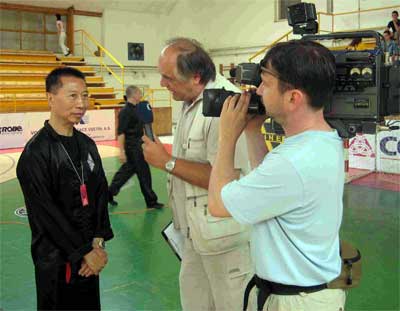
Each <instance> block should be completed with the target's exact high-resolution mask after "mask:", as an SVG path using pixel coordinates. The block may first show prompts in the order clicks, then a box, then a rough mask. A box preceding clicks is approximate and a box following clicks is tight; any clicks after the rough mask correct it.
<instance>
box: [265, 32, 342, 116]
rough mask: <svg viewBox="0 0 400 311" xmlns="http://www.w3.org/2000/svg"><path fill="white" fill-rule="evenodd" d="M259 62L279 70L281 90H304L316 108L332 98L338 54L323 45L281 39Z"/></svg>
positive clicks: (278, 76) (266, 66)
mask: <svg viewBox="0 0 400 311" xmlns="http://www.w3.org/2000/svg"><path fill="white" fill-rule="evenodd" d="M260 64H261V66H262V67H265V68H267V69H271V70H272V71H274V72H276V73H277V78H278V79H279V88H280V91H281V92H284V91H287V90H290V89H299V90H302V91H303V92H304V93H305V94H306V95H307V96H308V98H309V104H310V105H311V106H312V107H314V108H315V109H320V108H322V107H324V106H325V105H328V104H329V103H330V102H331V101H332V95H333V88H334V86H335V70H336V66H335V57H334V56H333V54H332V53H331V52H330V51H329V50H328V49H327V48H326V47H324V46H322V45H321V44H318V43H316V42H313V41H306V40H291V41H288V42H281V43H278V44H276V45H275V46H274V47H273V48H271V49H270V50H269V51H268V52H267V53H266V55H265V57H264V59H263V60H262V61H261V63H260Z"/></svg>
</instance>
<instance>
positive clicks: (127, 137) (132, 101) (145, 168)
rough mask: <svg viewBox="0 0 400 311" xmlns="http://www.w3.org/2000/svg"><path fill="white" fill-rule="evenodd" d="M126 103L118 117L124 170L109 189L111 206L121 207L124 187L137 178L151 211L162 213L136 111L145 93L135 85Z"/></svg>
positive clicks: (141, 123) (141, 125)
mask: <svg viewBox="0 0 400 311" xmlns="http://www.w3.org/2000/svg"><path fill="white" fill-rule="evenodd" d="M125 96H126V103H125V106H124V108H122V109H121V111H120V113H119V116H118V121H119V122H118V144H119V150H120V153H119V159H120V162H121V163H122V166H121V167H120V168H119V170H118V171H117V173H116V174H115V175H114V177H113V179H112V182H111V184H110V187H109V202H110V204H111V205H112V206H116V205H117V204H118V203H117V202H116V201H115V200H114V196H116V195H117V194H118V193H119V191H120V189H121V187H122V186H123V185H124V184H125V183H126V182H127V181H128V180H129V178H131V177H132V176H133V175H134V174H137V177H138V179H139V185H140V190H141V191H142V194H143V197H144V200H145V201H146V205H147V208H156V209H160V208H162V207H163V205H162V204H161V203H158V202H157V200H158V198H157V195H156V194H155V192H154V191H153V189H152V182H151V173H150V168H149V165H148V164H147V162H146V161H145V159H144V157H143V150H142V143H143V142H142V136H143V126H144V125H143V122H142V121H140V119H139V118H138V115H137V111H136V104H138V103H139V102H140V100H141V98H142V92H141V91H140V89H139V88H138V87H137V86H134V85H131V86H128V87H127V88H126V94H125Z"/></svg>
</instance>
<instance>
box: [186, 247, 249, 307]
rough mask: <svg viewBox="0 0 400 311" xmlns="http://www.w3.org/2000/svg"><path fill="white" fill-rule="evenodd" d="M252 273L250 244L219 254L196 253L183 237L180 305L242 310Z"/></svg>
mask: <svg viewBox="0 0 400 311" xmlns="http://www.w3.org/2000/svg"><path fill="white" fill-rule="evenodd" d="M253 274H254V269H253V265H252V261H251V257H250V247H249V244H245V245H243V246H241V247H239V248H237V249H235V250H232V251H230V252H227V253H224V254H220V255H199V254H198V253H197V252H196V251H195V250H194V249H193V244H192V242H191V240H189V239H186V240H185V247H184V252H183V256H182V263H181V271H180V276H179V283H180V295H181V304H182V308H183V310H184V311H197V310H202V311H203V310H218V311H220V310H227V311H228V310H229V311H235V310H240V311H241V310H242V308H243V295H244V290H245V288H246V285H247V283H248V282H249V281H250V279H251V278H252V276H253ZM250 299H255V295H253V296H251V298H250ZM249 306H251V308H253V306H255V302H254V301H253V300H251V301H249ZM249 310H250V309H249Z"/></svg>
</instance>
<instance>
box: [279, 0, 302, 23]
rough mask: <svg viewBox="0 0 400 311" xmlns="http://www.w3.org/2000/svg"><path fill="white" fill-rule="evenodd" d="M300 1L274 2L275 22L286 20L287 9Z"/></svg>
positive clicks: (282, 0) (283, 0) (280, 0)
mask: <svg viewBox="0 0 400 311" xmlns="http://www.w3.org/2000/svg"><path fill="white" fill-rule="evenodd" d="M300 2H301V0H276V2H275V4H276V8H277V10H276V11H277V12H276V21H280V20H286V19H287V8H288V6H291V5H293V4H297V3H300Z"/></svg>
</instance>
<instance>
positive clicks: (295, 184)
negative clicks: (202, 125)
mask: <svg viewBox="0 0 400 311" xmlns="http://www.w3.org/2000/svg"><path fill="white" fill-rule="evenodd" d="M261 78H262V82H261V84H260V86H259V87H258V90H257V93H258V94H259V95H260V96H261V97H262V101H263V104H264V106H265V108H266V111H267V114H268V115H269V116H270V117H273V118H274V119H275V120H276V121H277V122H279V123H280V124H281V125H282V127H283V129H284V131H285V134H286V139H285V141H284V143H283V144H281V145H280V146H278V147H277V148H275V149H273V150H272V151H271V152H270V153H268V154H267V149H266V145H265V141H264V137H263V135H262V134H261V133H260V127H261V126H262V124H263V122H264V120H265V117H266V116H256V117H253V118H250V117H249V116H248V115H247V108H248V105H249V97H250V96H249V94H244V95H242V96H241V97H240V99H239V98H238V96H235V97H233V98H231V97H230V98H228V99H227V100H226V101H225V104H224V107H223V111H222V114H221V120H220V130H219V149H218V153H217V158H216V161H215V163H214V166H213V168H212V173H211V177H210V186H209V206H208V207H209V210H210V213H211V214H212V215H213V216H218V217H229V216H232V217H233V218H234V219H235V220H237V221H238V222H239V223H243V224H250V225H252V237H251V250H252V257H253V260H254V261H255V266H256V276H255V277H254V278H253V280H252V281H253V283H255V284H256V285H257V287H258V288H259V289H260V291H259V294H258V303H259V309H260V310H262V308H263V307H264V310H267V309H268V310H274V311H275V310H285V311H287V310H324V311H328V310H343V309H344V304H345V292H344V291H343V290H342V289H326V288H327V285H326V284H327V283H328V282H330V281H332V280H333V279H335V278H336V277H337V276H338V275H339V273H340V271H341V258H340V256H339V228H340V224H341V221H342V209H343V205H342V197H343V187H344V159H343V147H342V141H341V139H340V137H339V136H338V134H337V132H336V130H333V129H332V128H331V127H330V126H329V125H328V124H327V123H326V121H325V119H324V115H323V107H324V105H325V104H327V103H329V102H330V101H331V100H332V91H333V87H334V83H335V61H334V57H333V56H332V54H331V53H330V52H329V50H328V49H326V48H325V47H323V46H321V45H319V44H317V43H315V42H308V41H298V40H293V41H289V42H284V43H279V44H277V45H276V46H275V47H273V48H272V49H271V50H269V51H268V52H267V54H266V55H265V57H264V59H263V60H262V61H261ZM236 103H237V104H236ZM235 104H236V105H235ZM243 131H244V132H245V133H246V139H247V144H248V153H249V157H250V162H251V166H252V168H253V171H252V172H250V173H249V174H248V175H247V176H245V177H243V178H241V179H239V180H236V177H235V173H234V169H233V161H234V152H233V151H234V146H235V143H236V140H237V138H238V137H239V136H240V135H241V133H242V132H243ZM250 285H252V284H249V287H250ZM268 296H269V297H268ZM266 299H267V300H266Z"/></svg>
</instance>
